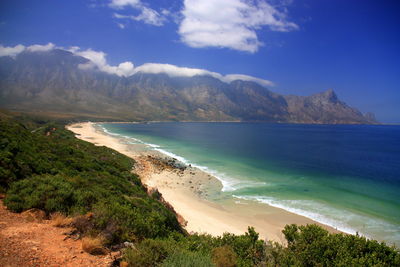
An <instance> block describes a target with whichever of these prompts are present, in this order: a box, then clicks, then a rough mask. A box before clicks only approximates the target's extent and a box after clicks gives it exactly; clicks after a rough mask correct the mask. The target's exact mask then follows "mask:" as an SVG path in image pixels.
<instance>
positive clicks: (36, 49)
mask: <svg viewBox="0 0 400 267" xmlns="http://www.w3.org/2000/svg"><path fill="white" fill-rule="evenodd" d="M55 47H56V46H55V45H54V44H53V43H48V44H47V45H38V44H36V45H31V46H28V47H27V50H28V51H29V52H45V51H49V50H53V49H54V48H55Z"/></svg>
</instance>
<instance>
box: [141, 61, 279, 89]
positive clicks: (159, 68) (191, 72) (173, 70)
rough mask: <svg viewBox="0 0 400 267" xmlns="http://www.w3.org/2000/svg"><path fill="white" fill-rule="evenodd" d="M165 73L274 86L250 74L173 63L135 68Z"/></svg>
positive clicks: (147, 71) (144, 71)
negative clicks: (227, 72)
mask: <svg viewBox="0 0 400 267" xmlns="http://www.w3.org/2000/svg"><path fill="white" fill-rule="evenodd" d="M138 72H142V73H152V74H158V73H165V74H167V75H168V76H170V77H193V76H197V75H208V76H211V77H214V78H216V79H219V80H221V81H222V82H225V83H230V82H232V81H235V80H242V81H251V82H255V83H258V84H260V85H262V86H273V85H274V83H273V82H271V81H268V80H264V79H260V78H256V77H253V76H249V75H244V74H228V75H222V74H220V73H217V72H212V71H209V70H205V69H195V68H185V67H178V66H175V65H171V64H159V63H146V64H143V65H141V66H138V67H136V68H135V71H134V73H138Z"/></svg>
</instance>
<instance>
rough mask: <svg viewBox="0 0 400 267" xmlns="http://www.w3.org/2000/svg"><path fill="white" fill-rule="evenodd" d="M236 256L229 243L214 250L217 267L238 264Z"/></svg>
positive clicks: (231, 266)
mask: <svg viewBox="0 0 400 267" xmlns="http://www.w3.org/2000/svg"><path fill="white" fill-rule="evenodd" d="M236 257H237V256H236V253H235V251H233V249H232V247H230V246H227V245H225V246H223V247H217V248H214V249H213V250H212V260H213V262H214V264H215V265H216V266H217V267H234V266H236Z"/></svg>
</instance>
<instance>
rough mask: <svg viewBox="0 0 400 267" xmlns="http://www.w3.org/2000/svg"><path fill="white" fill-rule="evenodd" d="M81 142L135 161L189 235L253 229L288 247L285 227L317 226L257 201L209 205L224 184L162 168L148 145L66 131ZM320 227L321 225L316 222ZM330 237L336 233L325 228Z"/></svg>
mask: <svg viewBox="0 0 400 267" xmlns="http://www.w3.org/2000/svg"><path fill="white" fill-rule="evenodd" d="M67 129H69V130H71V131H72V132H74V133H75V134H76V135H77V137H78V138H80V139H82V140H85V141H88V142H91V143H94V144H96V145H101V146H107V147H109V148H112V149H114V150H117V151H118V152H120V153H122V154H125V155H127V156H128V157H132V158H133V159H135V160H136V161H137V164H136V167H135V170H134V171H135V172H136V173H137V174H139V176H140V177H141V180H142V182H143V183H144V184H146V185H147V186H148V187H152V188H157V189H158V190H159V192H160V193H161V194H162V195H163V197H164V199H165V200H166V201H168V202H169V203H170V204H171V205H172V206H173V207H174V209H175V210H176V212H177V213H179V214H180V215H181V216H183V218H184V219H185V220H186V221H187V226H186V230H187V231H188V232H199V233H208V234H211V235H214V236H217V235H222V234H223V233H225V232H230V233H234V234H243V233H244V232H245V231H246V230H247V227H248V226H253V227H254V228H255V230H256V231H257V232H259V233H260V237H261V238H263V239H269V240H274V241H277V242H284V237H283V234H282V233H281V231H282V229H283V227H284V226H285V225H286V224H292V223H296V224H311V223H316V222H315V221H313V220H311V219H308V218H306V217H303V216H300V215H297V214H294V213H290V212H287V211H285V210H283V209H279V208H275V207H271V206H269V205H266V204H260V203H256V202H253V201H245V200H240V201H238V200H235V199H231V198H230V199H226V200H220V201H218V203H216V202H211V201H208V200H206V199H207V196H208V194H210V192H211V194H213V192H214V193H216V194H218V192H219V191H220V189H221V188H222V185H221V183H220V182H219V181H218V180H217V179H216V178H215V177H212V176H210V175H209V174H207V173H205V172H203V171H201V170H199V169H197V168H192V167H188V168H186V169H185V170H184V171H181V170H179V169H176V168H171V167H168V166H164V165H162V164H161V165H160V164H159V161H158V160H157V158H159V157H166V156H165V155H162V154H161V153H158V152H155V151H151V150H146V149H145V147H144V145H127V144H123V143H121V142H120V139H118V138H116V137H113V136H111V135H108V134H106V133H104V132H103V131H101V130H97V129H96V128H95V127H94V126H93V124H92V123H90V122H88V123H77V124H73V125H69V126H67ZM317 224H319V225H321V224H320V223H317ZM321 226H323V227H324V228H326V229H328V230H329V231H331V232H337V231H336V230H335V229H333V228H331V227H329V226H326V225H321Z"/></svg>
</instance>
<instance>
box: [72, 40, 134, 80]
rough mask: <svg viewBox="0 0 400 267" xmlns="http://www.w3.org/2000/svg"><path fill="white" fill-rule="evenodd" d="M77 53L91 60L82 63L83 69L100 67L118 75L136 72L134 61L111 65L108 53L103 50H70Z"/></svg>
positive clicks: (104, 70)
mask: <svg viewBox="0 0 400 267" xmlns="http://www.w3.org/2000/svg"><path fill="white" fill-rule="evenodd" d="M69 51H71V52H72V53H74V54H75V55H78V56H81V57H84V58H86V59H89V60H90V61H89V62H88V63H85V64H80V65H79V67H80V68H81V69H98V70H100V71H103V72H107V73H110V74H116V75H118V76H125V77H127V76H131V75H133V74H134V71H135V68H134V65H133V63H132V62H130V61H127V62H123V63H120V64H119V65H118V66H111V65H109V64H108V63H107V60H106V56H107V54H106V53H104V52H101V51H94V50H92V49H87V50H83V51H82V50H79V48H78V49H76V47H75V48H74V50H69Z"/></svg>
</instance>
